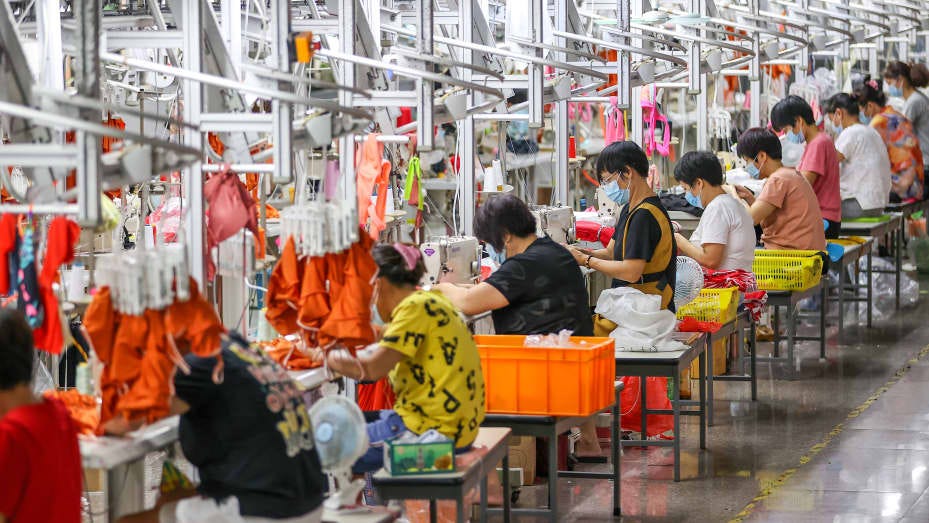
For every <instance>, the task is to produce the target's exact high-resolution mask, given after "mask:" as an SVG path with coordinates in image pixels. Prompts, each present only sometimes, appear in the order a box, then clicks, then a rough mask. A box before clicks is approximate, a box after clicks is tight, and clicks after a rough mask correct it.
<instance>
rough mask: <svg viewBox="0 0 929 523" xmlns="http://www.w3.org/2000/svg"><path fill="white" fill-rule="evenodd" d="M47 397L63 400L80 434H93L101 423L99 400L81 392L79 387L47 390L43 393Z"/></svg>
mask: <svg viewBox="0 0 929 523" xmlns="http://www.w3.org/2000/svg"><path fill="white" fill-rule="evenodd" d="M42 396H43V397H45V398H55V399H57V400H58V401H60V402H62V403H63V404H64V406H65V407H66V408H67V409H68V414H70V415H71V420H72V421H74V425H75V426H76V428H77V433H78V434H85V435H93V433H94V431H95V430H96V429H97V425H98V424H99V423H100V413H99V412H98V411H97V400H96V399H95V398H94V397H93V396H91V395H89V394H81V393H80V392H78V391H77V389H70V390H47V391H45V392H43V393H42Z"/></svg>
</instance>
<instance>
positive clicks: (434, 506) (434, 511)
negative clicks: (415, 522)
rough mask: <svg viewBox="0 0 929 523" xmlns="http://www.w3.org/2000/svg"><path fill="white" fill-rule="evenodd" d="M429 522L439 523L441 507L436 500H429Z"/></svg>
mask: <svg viewBox="0 0 929 523" xmlns="http://www.w3.org/2000/svg"><path fill="white" fill-rule="evenodd" d="M429 521H430V523H439V507H438V503H437V502H436V500H434V499H430V500H429Z"/></svg>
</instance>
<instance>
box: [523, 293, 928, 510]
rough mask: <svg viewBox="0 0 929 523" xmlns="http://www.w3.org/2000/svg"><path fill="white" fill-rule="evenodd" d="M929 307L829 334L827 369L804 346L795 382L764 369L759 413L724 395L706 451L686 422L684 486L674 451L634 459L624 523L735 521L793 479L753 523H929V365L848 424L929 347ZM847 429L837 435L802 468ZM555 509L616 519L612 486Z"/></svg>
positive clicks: (574, 486) (538, 496)
mask: <svg viewBox="0 0 929 523" xmlns="http://www.w3.org/2000/svg"><path fill="white" fill-rule="evenodd" d="M922 283H923V288H927V285H929V282H926V281H923V282H922ZM926 298H927V297H926V296H921V300H920V304H919V306H918V307H917V308H915V309H911V310H907V311H903V312H902V313H901V314H898V315H896V316H895V317H894V318H893V319H891V320H888V321H886V322H884V323H880V324H876V325H875V327H876V328H874V329H870V330H869V329H865V328H864V327H855V326H851V327H849V326H847V327H846V331H845V332H844V333H843V335H842V336H841V338H840V337H838V336H836V332H835V329H834V328H833V329H831V330H830V331H829V332H830V340H829V345H828V347H827V360H826V361H825V362H820V361H819V357H818V356H819V355H818V348H817V347H816V346H814V345H811V344H805V345H803V346H802V350H801V352H800V354H801V356H802V358H803V359H802V368H801V371H800V373H799V375H798V374H795V373H790V372H789V371H788V370H785V369H784V368H783V367H782V366H780V365H777V364H774V365H771V364H763V365H762V364H759V377H760V380H759V388H758V401H757V402H754V403H753V402H751V401H750V396H749V390H748V385H747V384H742V383H719V384H717V389H716V391H717V394H716V424H715V425H714V426H713V427H710V428H709V430H708V433H707V438H708V439H707V450H705V451H700V450H699V448H698V446H697V425H696V420H695V419H686V421H685V422H684V423H685V425H684V429H683V430H684V434H683V442H682V443H683V452H682V460H681V461H682V463H681V467H682V469H681V474H682V481H681V482H680V483H674V482H673V481H671V473H672V469H671V459H670V458H671V456H670V449H654V448H653V449H650V450H639V449H627V450H626V454H625V456H624V458H623V480H622V509H623V521H630V522H633V521H643V522H653V521H654V522H658V521H671V522H676V521H695V522H716V521H728V520H730V519H732V518H733V517H735V516H736V515H737V514H739V513H740V511H742V510H743V508H745V506H746V505H747V504H748V503H749V502H750V501H751V500H752V499H753V498H754V497H755V496H756V495H758V493H759V492H761V491H762V489H763V488H765V487H767V486H769V485H771V483H772V482H773V481H774V480H775V479H777V478H778V477H779V476H781V475H782V474H783V473H784V472H785V471H788V470H792V469H795V472H794V473H793V475H792V476H791V477H790V478H789V479H787V481H786V482H785V483H784V484H783V485H782V486H780V487H779V488H776V489H774V491H773V493H772V494H771V495H770V496H768V497H767V498H766V499H764V500H763V501H760V502H758V503H757V504H756V506H755V507H754V510H753V511H752V513H751V514H750V515H749V517H748V518H746V521H776V522H806V521H816V522H820V521H822V522H843V523H844V522H858V521H906V522H916V521H919V522H923V523H926V522H929V356H927V357H926V358H925V359H924V360H922V361H919V362H918V363H916V364H914V365H913V366H912V368H910V369H909V371H908V372H907V373H906V375H905V376H904V377H903V378H902V379H900V380H899V381H898V382H897V383H896V384H894V385H893V386H892V387H891V388H890V389H889V390H887V391H886V392H885V393H884V394H882V395H881V396H880V398H879V399H878V400H877V401H875V402H874V403H873V404H872V405H871V406H870V408H868V409H867V410H866V411H864V412H863V413H862V414H861V415H859V416H857V417H855V418H852V419H846V417H847V416H848V414H849V412H851V411H852V410H853V409H855V408H856V407H858V406H859V405H861V404H862V403H863V402H864V401H865V400H867V399H868V397H869V396H871V395H872V394H873V393H874V392H875V391H877V390H878V389H879V388H880V387H881V386H882V385H884V384H885V383H886V382H887V381H888V380H889V379H890V378H891V377H892V376H893V375H894V373H895V372H896V371H897V370H898V369H900V368H901V367H903V366H904V365H905V364H906V362H907V360H909V359H910V358H912V357H914V356H915V355H916V354H917V353H918V352H919V351H920V350H921V349H922V348H923V347H925V346H926V345H927V344H929V329H927V328H926V321H925V318H927V317H929V300H927V299H926ZM763 352H764V349H762V351H761V353H763ZM840 423H843V428H842V431H841V432H840V433H838V434H837V435H836V436H835V437H834V438H833V439H832V440H831V441H830V442H829V444H828V445H827V446H826V447H825V448H824V449H823V450H822V451H821V452H820V453H818V454H817V455H815V456H814V457H813V458H812V459H811V460H809V462H808V463H805V464H802V465H801V464H800V461H801V458H802V457H804V456H806V455H808V453H809V451H810V449H811V447H813V446H814V445H816V444H818V443H820V442H822V441H823V439H824V438H825V437H826V436H827V435H828V434H829V433H830V431H832V430H833V428H835V427H836V426H837V425H838V424H840ZM597 467H599V468H605V466H597ZM545 492H546V491H545V490H544V488H543V487H528V488H524V489H523V492H522V497H521V499H520V503H519V505H532V506H536V505H544V501H543V500H544V499H545V496H546V493H545ZM559 503H560V504H561V505H560V506H561V507H562V513H561V514H559V517H558V521H575V522H588V521H609V520H612V519H613V518H612V517H611V513H612V510H611V502H610V486H609V484H608V483H607V482H603V481H589V480H578V481H573V480H571V481H569V480H566V479H562V480H560V481H559ZM517 521H540V520H539V519H537V518H520V519H517Z"/></svg>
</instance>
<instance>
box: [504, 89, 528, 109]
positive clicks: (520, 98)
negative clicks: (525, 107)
mask: <svg viewBox="0 0 929 523" xmlns="http://www.w3.org/2000/svg"><path fill="white" fill-rule="evenodd" d="M528 99H529V89H513V96H511V97H509V98H507V99H506V101H507V103H509V104H512V105H516V104H521V103H523V102H525V101H526V100H528Z"/></svg>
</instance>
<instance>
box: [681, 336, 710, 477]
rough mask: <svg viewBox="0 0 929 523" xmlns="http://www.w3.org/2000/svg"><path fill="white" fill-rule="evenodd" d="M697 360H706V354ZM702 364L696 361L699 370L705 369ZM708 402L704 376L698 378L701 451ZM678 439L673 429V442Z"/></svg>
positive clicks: (704, 435) (704, 434) (703, 445)
mask: <svg viewBox="0 0 929 523" xmlns="http://www.w3.org/2000/svg"><path fill="white" fill-rule="evenodd" d="M697 358H698V360H706V358H707V355H706V352H704V353H703V354H701V355H700V356H698V357H697ZM704 363H705V361H698V363H697V365H698V366H699V367H700V369H705V368H706V366H705V365H704ZM707 365H708V366H709V367H710V368H712V367H713V364H712V363H708V364H707ZM710 390H712V386H711V388H710ZM678 398H680V396H678ZM708 401H709V400H708V398H707V396H706V376H700V418H699V419H700V448H701V449H705V448H706V424H707V411H706V409H707V404H708ZM710 412H712V411H710ZM680 437H681V436H680V432H677V429H676V428H675V434H674V439H675V440H679V439H680ZM678 448H680V447H678ZM674 459H675V460H679V459H681V456H680V451H679V452H678V455H677V456H675V457H674Z"/></svg>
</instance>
